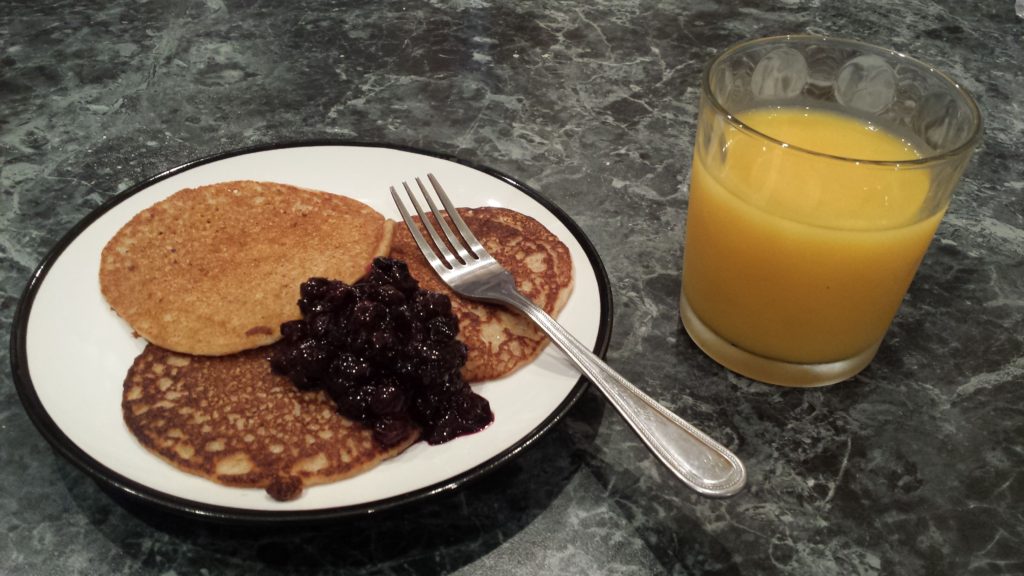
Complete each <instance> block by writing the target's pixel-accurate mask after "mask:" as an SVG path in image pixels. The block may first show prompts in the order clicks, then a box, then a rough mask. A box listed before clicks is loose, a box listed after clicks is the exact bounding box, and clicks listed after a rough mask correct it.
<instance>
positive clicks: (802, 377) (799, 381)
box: [679, 294, 881, 388]
mask: <svg viewBox="0 0 1024 576" xmlns="http://www.w3.org/2000/svg"><path fill="white" fill-rule="evenodd" d="M679 316H680V317H681V318H682V320H683V327H685V328H686V333H687V334H689V335H690V338H691V339H692V340H693V342H694V343H695V344H696V345H697V346H698V347H699V348H700V349H701V350H703V351H704V353H705V354H707V355H708V356H710V357H711V359H712V360H714V361H715V362H718V363H719V364H721V365H722V366H725V367H726V368H728V369H729V370H732V371H733V372H736V373H737V374H740V375H742V376H746V377H747V378H750V379H752V380H757V381H759V382H764V383H766V384H775V385H777V386H788V387H791V388H815V387H818V386H829V385H831V384H835V383H837V382H842V381H843V380H846V379H848V378H852V377H853V376H855V375H856V374H857V373H858V372H860V371H861V370H863V369H864V368H865V367H866V366H867V365H868V364H870V363H871V360H872V359H873V358H874V357H875V353H876V352H878V346H879V344H881V341H879V342H878V343H876V344H875V345H874V346H871V347H870V348H868V349H867V350H865V351H863V352H861V353H860V354H857V355H856V356H854V357H852V358H847V359H845V360H839V361H837V362H826V363H823V364H796V363H793V362H784V361H782V360H773V359H771V358H765V357H763V356H758V355H757V354H752V353H750V352H747V351H746V350H743V349H741V348H737V347H736V346H735V345H733V344H732V343H730V342H729V341H728V340H725V339H723V338H722V337H721V336H719V335H718V334H716V333H715V332H714V331H713V330H712V329H711V328H710V327H708V326H707V325H706V324H704V323H703V322H701V320H700V318H698V317H697V314H695V313H694V311H693V309H692V308H690V303H689V302H687V301H686V294H683V295H682V297H681V298H680V299H679Z"/></svg>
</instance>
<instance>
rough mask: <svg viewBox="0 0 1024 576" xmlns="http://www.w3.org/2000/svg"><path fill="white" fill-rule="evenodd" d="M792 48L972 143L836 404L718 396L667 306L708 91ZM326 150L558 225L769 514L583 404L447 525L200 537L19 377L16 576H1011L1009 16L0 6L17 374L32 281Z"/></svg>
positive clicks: (791, 397) (884, 5)
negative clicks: (558, 214)
mask: <svg viewBox="0 0 1024 576" xmlns="http://www.w3.org/2000/svg"><path fill="white" fill-rule="evenodd" d="M782 33H814V34H827V35H835V36H845V37H855V38H859V39H862V40H866V41H869V42H872V43H876V44H882V45H886V46H891V47H893V48H895V49H897V50H900V51H904V52H907V53H909V54H911V55H914V56H916V57H918V58H920V59H923V60H925V61H928V62H930V63H933V64H934V65H936V66H937V67H939V68H941V69H942V70H945V71H946V72H948V73H949V74H950V75H951V76H952V77H953V78H954V79H955V80H957V81H958V82H960V83H962V85H963V86H965V87H966V88H967V89H968V90H970V91H971V92H972V93H973V94H974V95H975V96H976V97H977V99H978V102H979V105H980V106H981V109H982V111H983V114H984V117H985V123H986V127H985V136H984V139H983V142H982V144H981V146H980V148H979V149H978V151H977V154H976V156H975V158H974V160H973V161H972V163H971V165H970V166H969V168H968V170H967V173H966V174H965V176H964V179H963V182H962V184H961V186H960V188H959V190H958V192H957V194H956V196H955V198H954V200H953V204H952V206H951V208H950V210H949V213H948V215H947V217H946V219H945V221H944V222H943V224H942V225H941V227H940V228H939V231H938V234H937V238H936V241H935V242H934V243H933V245H932V247H931V249H930V251H929V253H928V255H927V257H926V259H925V262H924V265H923V266H922V268H921V270H920V272H919V274H918V276H917V278H916V280H915V282H914V284H913V286H912V287H911V290H910V293H909V294H908V296H907V299H906V301H905V303H904V306H903V308H902V309H901V311H900V313H899V315H898V317H897V318H896V320H895V322H894V324H893V326H892V329H891V330H890V332H889V335H888V337H887V339H886V341H885V343H884V344H883V348H882V351H881V352H880V354H879V356H878V357H877V358H876V360H875V362H874V363H873V364H872V365H871V366H870V367H869V368H868V369H867V370H865V371H864V372H863V373H862V374H861V375H859V376H857V377H856V378H855V379H853V380H851V381H849V382H846V383H843V384H840V385H837V386H834V387H830V388H826V389H818V390H787V389H781V388H776V387H771V386H767V385H763V384H758V383H754V382H751V381H749V380H745V379H743V378H740V377H737V376H735V375H731V374H730V373H728V372H727V371H725V370H724V369H722V368H720V367H719V366H717V365H716V364H715V363H713V362H712V361H710V360H709V359H708V358H706V357H705V356H703V355H702V354H701V353H700V352H699V351H698V350H697V349H696V347H695V346H694V345H692V344H691V343H690V341H689V339H688V338H687V336H686V335H685V333H684V332H683V331H682V329H681V327H680V323H679V320H678V315H677V307H676V303H677V296H678V291H679V270H680V261H681V259H682V242H681V240H682V231H683V222H684V217H685V213H686V208H687V180H688V177H689V166H688V164H689V158H690V154H691V150H692V141H693V135H694V125H695V120H696V105H697V99H698V88H699V82H700V73H701V71H702V70H703V68H704V66H705V65H706V63H707V62H708V60H709V59H710V58H711V56H712V55H714V54H715V53H716V52H717V51H719V50H720V49H722V48H724V47H725V46H727V45H729V44H731V43H733V42H734V41H738V40H741V39H743V38H748V37H754V36H765V35H774V34H782ZM321 138H338V139H348V140H359V141H375V142H388V143H393V144H398V145H405V146H414V147H419V148H424V149H428V150H434V151H437V152H441V153H445V154H453V155H456V156H458V157H461V158H464V159H466V160H469V161H472V162H476V163H480V164H484V165H487V166H490V167H492V168H495V169H497V170H500V171H502V172H505V173H508V174H511V175H513V176H515V177H517V178H519V179H521V180H522V181H524V182H525V183H527V184H528V185H530V186H531V187H533V188H535V189H536V190H538V191H540V192H541V193H542V194H544V195H545V196H546V197H548V198H550V199H551V200H552V201H554V202H555V203H556V204H558V205H559V206H560V207H561V208H563V209H564V210H565V211H566V212H567V213H568V214H569V216H571V217H572V218H573V219H574V220H575V221H576V222H577V223H578V224H579V225H580V226H581V227H582V228H583V230H584V231H585V232H586V234H587V235H588V236H589V238H590V239H591V240H592V241H593V243H594V245H595V246H596V248H597V251H598V252H599V253H600V255H601V257H602V259H603V261H604V263H605V266H606V267H607V270H608V275H609V277H610V279H611V284H612V297H613V300H614V310H615V316H614V331H613V334H612V341H611V345H610V347H609V352H608V360H609V362H610V363H611V364H612V365H613V366H614V367H615V368H616V369H618V370H619V371H620V372H622V373H623V374H624V375H625V376H627V377H628V378H630V379H631V380H633V381H634V382H636V383H637V384H638V385H640V386H641V387H643V388H644V389H646V390H647V391H648V392H649V393H651V394H652V395H653V396H655V397H657V398H659V399H661V400H662V401H663V402H664V403H665V404H666V405H668V406H669V407H671V408H672V409H674V410H676V411H678V412H679V413H680V414H682V415H684V416H685V417H686V418H688V419H689V420H691V421H692V422H694V423H695V424H697V425H699V426H700V427H701V428H702V429H704V430H707V431H708V432H709V433H712V435H714V436H715V437H716V438H718V439H720V440H722V441H723V443H725V444H728V445H729V446H730V447H731V448H732V449H733V450H735V451H736V453H737V454H739V456H740V457H741V458H743V459H744V461H745V462H746V463H747V467H748V471H749V475H750V483H749V489H748V490H746V491H745V492H744V493H742V494H740V495H738V496H736V497H733V498H730V499H725V500H710V499H705V498H701V497H699V496H697V495H695V494H694V493H692V492H690V491H688V490H686V489H685V488H684V487H682V486H681V485H680V484H679V483H678V482H676V481H675V480H673V478H671V477H670V475H669V474H668V473H667V472H666V471H665V470H664V469H662V468H661V467H660V465H659V464H658V463H657V462H656V461H655V460H654V459H653V457H652V456H650V455H649V454H648V453H647V451H646V450H645V449H644V448H643V446H642V445H641V444H640V443H639V442H638V441H637V439H636V438H635V437H634V436H633V435H632V433H631V432H630V431H629V430H628V428H627V427H626V426H625V424H624V423H623V421H622V420H621V419H620V418H619V417H618V416H617V415H616V414H614V412H613V411H612V410H611V409H605V407H604V403H603V400H602V399H601V398H600V397H599V396H598V395H597V394H596V392H593V391H590V392H588V394H587V396H586V397H585V398H584V399H583V400H582V401H581V402H580V403H579V404H578V405H577V406H576V407H575V408H574V409H573V411H572V412H571V413H570V414H569V415H568V416H567V417H566V418H565V419H564V420H563V421H562V422H561V423H560V424H559V425H557V426H556V427H555V428H554V429H553V430H551V432H550V433H549V434H547V435H546V436H544V437H543V438H542V439H541V440H540V441H539V442H538V443H536V444H535V445H534V446H532V447H531V448H530V449H529V450H527V451H525V452H524V453H523V454H522V455H521V456H520V457H519V458H517V459H515V460H514V461H512V462H511V463H509V464H508V465H507V466H505V467H503V468H501V469H500V471H499V472H496V473H494V474H491V475H489V476H487V477H485V478H484V479H482V480H481V481H479V482H476V483H474V484H472V485H470V486H468V487H466V488H465V489H463V490H460V491H458V492H456V493H454V494H449V495H446V496H443V497H440V498H436V499H434V500H431V501H428V502H425V503H423V504H419V505H415V506H410V507H407V508H404V509H401V510H396V511H393V512H390V513H387V514H378V515H374V516H371V517H369V518H367V519H361V520H348V521H344V522H336V523H332V524H328V525H321V526H311V527H293V528H289V529H272V528H261V527H224V526H215V525H207V524H203V523H200V522H196V521H192V520H188V519H182V518H179V517H177V516H174V515H168V514H165V513H162V512H161V511H159V510H152V509H148V508H145V507H141V506H139V505H138V504H137V503H135V502H133V501H131V500H126V499H124V498H123V497H118V496H116V495H113V494H110V493H108V492H107V491H104V490H103V489H101V487H100V486H99V485H97V483H95V482H94V481H93V480H92V479H91V478H90V477H88V476H87V475H85V474H84V473H83V472H81V471H80V470H78V469H77V468H75V467H74V466H72V465H71V464H70V463H68V462H67V461H65V460H64V459H63V458H61V457H60V456H58V455H57V454H56V453H55V452H54V451H53V450H52V449H51V447H50V446H49V445H48V444H47V442H46V441H45V440H44V439H43V437H42V436H41V435H40V434H39V433H38V432H37V431H36V429H35V428H34V426H33V425H32V423H31V421H30V420H29V417H28V416H27V414H26V412H25V410H24V408H23V406H22V404H21V402H20V401H19V398H18V395H17V392H16V389H15V385H14V382H13V377H12V375H11V372H10V370H9V369H5V370H4V371H3V372H0V378H2V381H0V574H7V575H35V574H39V575H60V574H110V575H121V574H153V575H162V576H167V575H174V574H177V575H185V574H228V575H232V574H246V575H263V574H356V573H368V574H387V575H390V574H449V573H455V574H466V575H470V574H488V575H493V574H531V575H532V574H698V575H704V574H707V575H710V574H723V575H724V574H737V575H738V574H813V575H832V574H836V575H873V574H901V575H907V574H929V575H932V574H957V575H985V574H1020V573H1024V552H1022V550H1024V343H1022V337H1024V329H1022V328H1024V198H1022V192H1024V162H1022V159H1024V20H1022V19H1021V18H1019V17H1017V16H1016V15H1015V12H1014V5H1013V2H1012V0H1001V1H996V0H989V1H979V2H958V1H954V0H943V1H937V2H930V1H924V0H907V1H902V2H887V1H882V0H869V1H842V0H769V1H754V0H726V1H723V2H713V1H708V0H679V1H661V2H657V1H630V0H598V1H594V2H572V1H568V0H550V1H542V0H525V1H522V2H510V3H506V2H498V1H489V0H453V1H450V2H442V1H438V0H435V1H419V2H414V1H406V2H402V1H395V0H382V1H379V2H354V1H352V2H345V1H333V2H332V1H313V0H298V1H295V2H275V1H268V0H204V1H203V0H183V1H180V2H170V1H166V0H149V1H141V0H106V1H104V2H97V1H84V2H70V1H56V0H55V1H44V2H30V1H26V0H5V1H4V2H2V3H0V334H2V338H3V342H2V344H3V346H2V347H0V355H2V358H0V360H2V363H3V365H4V366H5V367H9V366H10V352H9V345H8V343H9V339H10V334H11V331H12V329H13V328H15V326H14V322H15V311H16V307H17V303H18V300H19V298H20V295H21V292H22V290H23V289H24V287H25V285H26V283H27V282H28V280H29V278H30V276H31V275H32V273H33V271H34V270H35V269H36V267H37V266H38V265H39V263H40V262H41V260H42V259H43V257H44V256H45V255H46V253H47V252H48V251H49V250H50V249H51V248H52V247H53V246H54V245H55V244H56V242H57V241H58V240H59V239H60V238H61V236H63V235H64V234H65V233H66V232H67V231H68V230H69V229H71V227H72V226H73V225H74V224H75V223H76V222H77V221H79V220H80V219H81V218H83V217H84V216H86V215H87V214H88V213H89V212H90V211H91V210H93V209H95V208H96V207H97V206H99V205H100V204H101V203H102V202H103V201H104V200H106V199H108V198H110V197H112V196H113V195H115V194H116V193H117V192H119V191H121V190H123V189H125V188H127V187H129V186H131V185H132V184H134V183H136V182H139V181H141V180H143V179H145V178H148V177H150V176H152V175H154V174H157V173H159V172H161V171H163V170H166V169H168V168H171V167H174V166H177V165H179V164H182V163H184V162H187V161H189V160H193V159H196V158H200V157H204V156H207V155H210V154H215V153H218V152H222V151H225V150H232V149H238V148H243V147H247V146H252V145H258V144H267V143H272V142H277V141H283V140H301V139H321ZM54 361H60V359H59V358H55V359H54ZM71 385H73V383H72V384H71Z"/></svg>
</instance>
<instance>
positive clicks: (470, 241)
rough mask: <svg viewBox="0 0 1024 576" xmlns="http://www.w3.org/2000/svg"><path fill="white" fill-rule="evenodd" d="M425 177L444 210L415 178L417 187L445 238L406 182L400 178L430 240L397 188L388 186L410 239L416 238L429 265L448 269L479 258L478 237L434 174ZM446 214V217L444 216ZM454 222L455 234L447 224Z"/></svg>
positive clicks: (480, 253) (481, 247) (420, 181)
mask: <svg viewBox="0 0 1024 576" xmlns="http://www.w3.org/2000/svg"><path fill="white" fill-rule="evenodd" d="M427 179H428V180H430V184H431V185H432V186H433V188H434V192H436V193H437V197H438V198H439V199H440V200H441V205H442V206H443V208H444V209H443V210H439V209H438V207H437V204H436V203H435V202H434V199H433V198H432V197H431V194H430V192H429V191H428V190H427V187H426V186H424V185H423V181H422V180H420V179H419V178H416V184H417V185H418V186H419V188H420V194H421V195H422V196H423V198H424V199H425V200H426V201H427V205H428V206H429V207H430V214H431V215H432V216H433V220H434V222H436V223H437V225H438V226H440V228H441V230H442V231H443V232H444V236H445V237H444V238H442V237H441V235H440V234H439V233H438V231H437V226H435V225H434V224H432V223H431V220H430V219H429V218H428V217H427V215H426V213H425V212H424V211H423V208H422V206H421V205H420V203H419V201H418V200H417V199H416V194H415V193H414V192H413V190H412V188H411V187H410V186H409V183H408V182H402V185H403V186H404V187H405V193H406V195H407V196H408V197H409V200H410V201H411V202H412V205H413V207H414V208H415V209H416V214H417V215H418V216H419V218H420V223H421V224H422V225H423V228H424V229H425V230H426V231H427V234H428V235H429V236H430V238H431V240H432V241H433V243H431V242H428V241H427V239H426V238H424V236H423V234H422V233H421V232H420V229H419V226H417V225H416V222H415V221H414V220H413V218H412V216H411V215H410V213H409V211H408V210H407V209H406V207H405V204H404V203H403V202H402V200H401V198H399V194H398V191H396V190H395V187H394V186H392V187H391V197H392V198H393V199H394V201H395V205H396V206H398V211H399V212H400V213H401V214H402V219H403V220H405V224H406V226H408V227H409V232H410V233H411V234H412V237H413V240H415V241H416V245H417V246H419V249H420V251H421V252H423V255H424V256H426V258H427V260H428V261H430V264H431V266H433V267H434V268H437V267H438V266H443V267H445V268H447V269H449V270H450V269H452V268H453V267H455V266H460V265H465V264H471V263H473V262H475V261H477V260H479V259H480V257H481V255H482V254H483V252H484V249H483V246H481V244H480V241H479V240H477V239H476V236H474V235H473V232H472V231H471V230H470V229H469V227H468V226H466V223H465V221H463V219H462V217H461V216H459V213H458V211H457V210H456V209H455V206H454V205H452V202H451V200H450V199H449V198H448V194H446V193H445V191H444V188H443V187H442V186H441V183H440V182H438V181H437V178H435V177H434V175H433V174H427ZM445 214H447V216H448V218H445ZM449 219H450V220H451V223H452V224H454V225H455V229H456V230H458V234H456V232H455V231H454V230H452V228H451V226H449V224H448V221H449Z"/></svg>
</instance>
